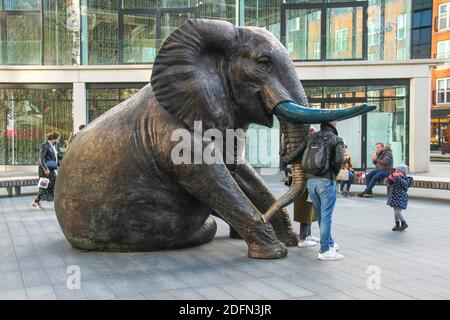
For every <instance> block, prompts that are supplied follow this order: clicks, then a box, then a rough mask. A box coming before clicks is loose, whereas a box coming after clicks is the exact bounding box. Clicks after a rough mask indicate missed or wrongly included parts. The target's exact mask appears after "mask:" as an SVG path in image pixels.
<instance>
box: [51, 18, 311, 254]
mask: <svg viewBox="0 0 450 320" xmlns="http://www.w3.org/2000/svg"><path fill="white" fill-rule="evenodd" d="M261 56H268V57H269V58H270V60H269V63H267V61H266V59H264V58H263V59H261ZM286 100H288V101H295V102H297V103H300V104H302V105H307V100H306V96H305V94H304V91H303V88H302V86H301V84H300V81H299V79H298V77H297V74H296V72H295V68H294V66H293V64H292V61H291V58H290V56H289V54H288V53H287V51H286V49H285V48H284V47H283V46H282V44H281V43H280V42H279V41H278V40H277V39H276V38H275V37H274V36H273V35H272V34H271V33H269V32H268V31H266V30H264V29H260V28H236V27H234V26H233V25H231V24H230V23H227V22H224V21H212V20H200V19H199V20H190V21H188V22H187V23H186V24H184V25H183V26H182V27H180V28H179V29H178V30H177V31H175V32H174V33H173V34H172V35H171V36H170V37H169V38H168V39H167V40H166V42H165V43H164V45H163V46H162V48H161V50H160V51H159V53H158V56H157V58H156V60H155V63H154V66H153V72H152V78H151V83H150V84H148V85H147V86H146V87H144V88H143V89H142V90H140V91H139V92H138V93H137V94H136V95H134V96H133V97H131V98H130V99H128V100H127V101H124V102H123V103H121V104H119V105H118V106H116V107H114V108H113V109H111V110H110V111H108V112H106V113H105V114H103V115H102V116H101V117H99V118H97V119H96V120H95V121H93V122H92V123H90V124H89V125H88V126H87V127H86V128H85V129H83V130H82V131H81V132H80V133H79V134H77V135H76V137H75V139H74V141H73V142H72V143H71V145H70V147H69V149H68V151H67V153H66V156H65V158H64V160H63V162H62V165H61V168H60V170H59V175H58V178H57V182H56V192H55V209H56V214H57V217H58V221H59V223H60V225H61V228H62V230H63V232H64V234H65V236H66V238H67V239H68V241H69V242H70V243H71V245H72V246H74V247H76V248H80V249H87V250H104V251H150V250H161V249H174V248H182V247H190V246H195V245H200V244H204V243H207V242H209V241H211V240H212V239H213V237H214V235H215V233H216V223H215V221H214V220H213V218H212V217H211V216H210V214H211V212H214V213H215V214H217V215H218V216H220V217H221V218H222V219H224V220H225V221H226V222H227V223H228V224H229V225H230V226H231V227H232V228H233V229H234V230H236V231H237V232H238V233H239V235H240V236H241V237H242V238H243V239H244V240H245V241H246V243H247V245H248V255H249V256H250V257H253V258H281V257H283V256H285V255H286V254H287V248H286V246H293V245H297V238H296V235H295V233H294V232H293V230H292V225H291V222H290V219H289V216H288V213H287V211H286V210H285V209H281V210H279V211H278V212H277V214H275V215H274V216H273V217H272V218H271V220H270V221H268V222H265V221H264V220H263V219H262V213H264V212H266V210H268V209H269V207H270V206H271V205H272V204H273V203H274V202H275V200H276V199H275V197H274V196H273V195H272V193H271V192H270V191H269V189H268V187H267V185H266V184H265V183H264V181H263V180H262V178H261V177H259V176H258V174H257V173H256V172H255V171H254V170H253V168H252V167H251V166H250V165H249V164H248V163H244V164H214V165H208V164H205V163H203V164H181V165H176V164H174V163H173V162H172V160H171V151H172V148H173V147H174V146H175V145H176V144H177V143H178V141H171V135H172V132H173V131H174V130H175V129H179V128H184V129H187V130H189V131H191V132H192V131H193V121H194V120H201V121H202V124H203V131H205V130H207V129H208V128H216V129H219V130H221V131H222V132H223V133H224V136H225V130H226V129H238V128H241V129H243V130H246V129H247V128H248V125H249V124H250V123H257V124H261V125H266V126H269V127H270V126H272V124H273V115H272V108H273V107H274V106H276V105H277V104H279V103H280V102H282V101H286ZM281 128H282V130H284V131H285V136H286V138H287V141H288V149H289V150H293V148H295V147H296V146H298V144H299V143H300V142H301V140H302V139H303V137H304V135H306V134H307V130H308V126H307V125H299V124H292V123H286V122H282V123H281ZM194 139H195V138H194V137H192V140H194ZM203 145H205V143H203ZM194 152H195V150H193V153H194ZM233 157H234V158H235V159H237V158H238V157H240V150H235V152H234V155H233ZM192 158H193V156H192ZM297 169H298V170H301V168H297ZM297 169H296V170H297ZM296 176H300V177H303V175H302V174H301V172H299V173H298V174H297V175H296ZM302 180H303V181H299V182H298V185H299V186H300V188H302V187H303V186H304V179H303V178H302Z"/></svg>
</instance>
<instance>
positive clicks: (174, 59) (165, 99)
mask: <svg viewBox="0 0 450 320" xmlns="http://www.w3.org/2000/svg"><path fill="white" fill-rule="evenodd" d="M238 42H239V32H238V30H237V28H236V27H235V26H234V25H232V24H231V23H229V22H225V21H218V20H204V19H193V20H188V21H187V22H186V23H185V24H183V25H182V26H181V27H180V28H178V29H177V30H176V31H174V32H173V33H172V34H171V35H170V36H169V37H168V38H167V39H166V41H165V42H164V44H163V45H162V46H161V49H160V50H159V52H158V55H157V56H156V59H155V62H154V64H153V71H152V77H151V80H150V81H151V84H152V88H153V92H154V93H155V97H156V99H157V100H158V102H159V103H160V104H161V105H162V106H163V107H164V108H166V110H168V111H169V112H170V113H171V114H172V115H174V116H175V117H177V118H179V119H181V120H183V121H184V122H185V123H186V124H187V125H188V126H189V127H191V128H193V122H194V121H196V120H201V121H202V125H203V129H206V128H224V127H226V126H227V124H229V122H230V121H231V118H232V113H233V108H232V104H231V98H230V97H229V95H228V92H227V91H228V90H227V89H226V85H227V78H226V60H227V59H226V57H229V56H230V55H231V54H232V52H233V50H234V49H236V47H237V44H238Z"/></svg>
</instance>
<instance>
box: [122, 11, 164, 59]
mask: <svg viewBox="0 0 450 320" xmlns="http://www.w3.org/2000/svg"><path fill="white" fill-rule="evenodd" d="M123 25H124V26H123V28H124V34H123V62H124V63H145V62H147V63H150V62H153V60H154V59H155V56H156V50H157V48H158V47H157V39H156V17H155V16H154V15H153V14H147V15H124V16H123Z"/></svg>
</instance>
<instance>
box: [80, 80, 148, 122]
mask: <svg viewBox="0 0 450 320" xmlns="http://www.w3.org/2000/svg"><path fill="white" fill-rule="evenodd" d="M142 86H143V85H139V87H136V84H133V85H131V84H130V88H88V89H87V101H88V112H89V114H88V119H89V120H88V121H89V122H91V121H93V120H95V119H96V118H98V117H99V116H100V115H102V114H103V113H105V112H106V111H108V110H109V109H111V108H112V107H115V106H116V105H118V104H119V103H121V102H122V101H125V100H127V99H128V98H130V97H131V96H132V95H134V94H135V93H137V92H138V91H139V90H140V87H142Z"/></svg>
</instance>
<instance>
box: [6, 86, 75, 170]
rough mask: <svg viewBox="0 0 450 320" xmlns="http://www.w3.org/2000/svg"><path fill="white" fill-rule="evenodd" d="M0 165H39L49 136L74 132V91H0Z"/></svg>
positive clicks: (64, 136)
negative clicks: (53, 133) (47, 134)
mask: <svg viewBox="0 0 450 320" xmlns="http://www.w3.org/2000/svg"><path fill="white" fill-rule="evenodd" d="M0 110H1V114H0V126H1V127H0V134H1V136H0V164H8V165H35V164H37V159H38V152H39V146H40V144H41V143H42V142H43V141H45V134H46V133H49V132H53V131H58V132H60V133H61V134H62V137H63V139H68V137H69V134H70V132H71V131H72V122H73V118H72V90H71V89H2V88H0Z"/></svg>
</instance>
